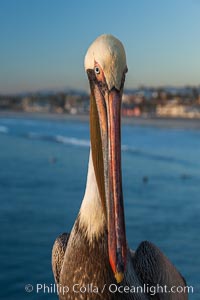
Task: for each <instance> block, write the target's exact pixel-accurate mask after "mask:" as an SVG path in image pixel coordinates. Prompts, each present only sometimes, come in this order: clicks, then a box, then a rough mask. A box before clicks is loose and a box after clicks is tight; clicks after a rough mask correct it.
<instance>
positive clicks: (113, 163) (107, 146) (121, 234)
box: [88, 74, 126, 282]
mask: <svg viewBox="0 0 200 300" xmlns="http://www.w3.org/2000/svg"><path fill="white" fill-rule="evenodd" d="M88 75H89V74H88ZM89 77H90V76H89ZM90 87H91V111H90V117H91V146H92V155H93V162H94V169H95V175H96V179H97V185H98V189H99V193H100V196H101V200H102V205H103V207H104V211H105V215H106V218H107V229H108V252H109V261H110V265H111V268H112V270H113V273H114V275H115V278H116V281H117V282H121V281H122V280H123V277H124V271H125V267H126V234H125V222H124V207H123V193H122V173H121V97H122V96H121V91H118V90H117V89H116V88H112V89H111V90H110V91H108V90H107V91H105V92H104V93H103V92H102V89H100V88H99V86H98V84H96V83H95V82H94V81H93V80H90ZM97 128H98V130H97ZM97 170H98V171H97ZM100 170H101V171H100ZM102 178H103V179H104V180H103V181H102Z"/></svg>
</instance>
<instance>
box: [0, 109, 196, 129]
mask: <svg viewBox="0 0 200 300" xmlns="http://www.w3.org/2000/svg"><path fill="white" fill-rule="evenodd" d="M1 118H25V119H44V120H52V121H53V120H56V121H57V120H62V121H81V122H88V121H89V115H69V114H56V113H29V112H16V111H0V120H1ZM122 123H123V124H129V125H133V126H153V127H158V128H178V129H197V130H199V129H200V119H183V118H158V117H137V118H132V117H130V118H129V117H126V118H124V117H123V118H122Z"/></svg>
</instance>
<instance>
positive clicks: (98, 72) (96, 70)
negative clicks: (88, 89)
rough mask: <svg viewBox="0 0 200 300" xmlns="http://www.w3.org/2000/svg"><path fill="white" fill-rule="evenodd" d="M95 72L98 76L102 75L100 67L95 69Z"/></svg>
mask: <svg viewBox="0 0 200 300" xmlns="http://www.w3.org/2000/svg"><path fill="white" fill-rule="evenodd" d="M94 71H95V73H96V74H97V75H99V74H100V69H99V67H95V68H94Z"/></svg>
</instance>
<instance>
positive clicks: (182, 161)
mask: <svg viewBox="0 0 200 300" xmlns="http://www.w3.org/2000/svg"><path fill="white" fill-rule="evenodd" d="M89 144H90V142H89V126H88V124H87V122H77V121H66V120H42V119H32V120H29V119H26V118H14V117H13V118H11V117H10V118H9V117H8V118H0V207H1V209H0V229H1V231H0V232H1V235H0V265H1V272H0V286H1V289H0V298H1V299H6V300H13V299H20V300H25V299H29V300H33V299H37V300H40V299H45V298H46V299H52V300H53V299H57V295H56V294H55V293H51V292H50V293H48V290H47V289H46V292H45V293H44V291H40V292H39V293H36V290H35V288H36V284H37V283H41V284H46V285H47V286H49V287H50V286H51V285H53V283H54V280H53V275H52V270H51V250H52V246H53V243H54V240H55V239H56V237H57V236H58V235H59V234H60V233H62V232H66V231H70V229H71V227H72V226H73V223H74V220H75V218H76V216H77V213H78V211H79V207H80V204H81V201H82V198H83V195H84V189H85V183H86V175H87V165H88V156H89ZM122 163H123V192H124V202H125V215H126V229H127V239H128V242H129V246H130V247H131V248H133V249H136V248H137V247H138V245H139V243H140V242H141V241H143V240H149V241H151V242H153V243H155V244H156V245H157V246H158V247H159V248H160V249H161V250H162V251H163V252H164V253H165V254H166V255H167V256H168V257H169V259H170V260H171V261H172V262H173V263H174V264H175V265H176V267H177V268H178V269H179V270H180V272H181V273H182V274H183V276H184V277H185V278H186V280H187V283H188V285H192V286H193V287H194V293H193V294H192V293H191V294H190V297H189V298H190V299H194V300H199V299H200V275H199V273H200V234H199V229H200V131H198V130H189V129H172V128H171V129H168V128H154V127H148V126H143V127H142V126H132V125H123V129H122ZM26 284H31V285H33V287H34V290H33V291H32V292H30V293H27V292H26V291H25V285H26Z"/></svg>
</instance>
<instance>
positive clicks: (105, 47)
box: [52, 35, 187, 300]
mask: <svg viewBox="0 0 200 300" xmlns="http://www.w3.org/2000/svg"><path fill="white" fill-rule="evenodd" d="M85 70H86V72H87V75H88V79H89V83H90V89H91V99H90V135H91V150H90V157H89V166H88V175H87V184H86V190H85V195H84V198H83V201H82V205H81V208H80V211H79V214H78V216H77V219H76V221H75V224H74V226H73V228H72V230H71V233H70V234H67V233H64V234H62V235H60V236H59V237H58V238H57V239H56V241H55V243H54V246H53V251H52V268H53V273H54V278H55V282H56V283H57V285H59V299H60V300H65V299H72V300H75V299H85V300H86V299H90V300H93V299H95V300H98V299H104V300H110V299H138V300H139V299H140V300H145V299H176V300H177V299H182V300H184V299H187V293H185V292H182V293H180V287H182V290H184V287H185V281H184V279H183V277H182V276H181V275H180V273H179V272H178V271H177V270H176V268H175V267H174V266H173V265H172V263H171V262H170V261H169V260H168V259H167V258H166V257H165V256H164V255H163V254H162V253H161V251H160V250H159V249H158V248H157V247H156V246H154V245H153V244H152V243H150V242H147V241H145V242H142V243H141V244H140V245H139V247H138V249H137V250H136V251H135V252H133V251H132V250H130V249H129V248H128V245H127V241H126V234H125V222H124V208H123V193H122V174H121V133H120V132H121V125H120V122H121V121H120V119H121V112H120V109H121V98H122V92H123V86H124V81H125V74H126V72H127V65H126V55H125V51H124V47H123V45H122V43H121V42H120V41H119V40H118V39H116V38H115V37H113V36H112V35H102V36H100V37H98V38H97V39H96V40H95V41H94V42H93V43H92V45H91V46H90V47H89V49H88V51H87V54H86V56H85ZM133 234H134V233H133ZM158 285H159V286H161V287H163V288H164V286H166V287H167V289H170V288H172V287H174V293H173V292H171V293H166V291H164V292H163V291H162V289H161V288H160V289H158V290H157V291H155V289H154V292H152V288H158ZM148 287H149V289H150V288H151V291H150V290H148ZM175 287H179V293H176V291H175ZM64 288H66V290H64ZM154 293H155V295H154ZM152 295H154V297H152Z"/></svg>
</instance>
